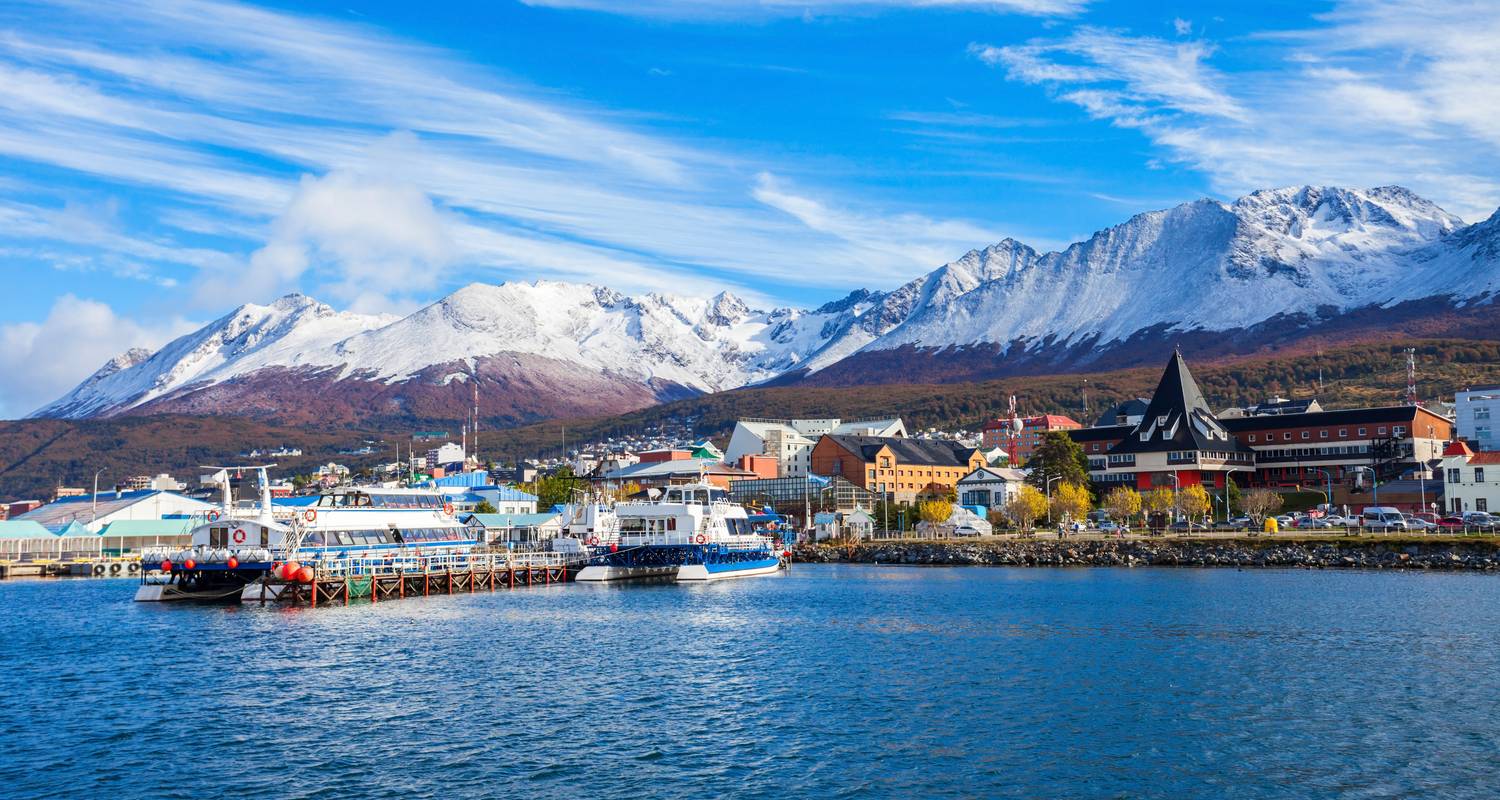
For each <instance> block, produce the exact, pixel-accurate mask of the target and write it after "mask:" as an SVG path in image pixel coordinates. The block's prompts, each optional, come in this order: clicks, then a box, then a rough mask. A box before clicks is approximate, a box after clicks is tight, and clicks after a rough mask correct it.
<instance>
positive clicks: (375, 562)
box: [305, 551, 567, 580]
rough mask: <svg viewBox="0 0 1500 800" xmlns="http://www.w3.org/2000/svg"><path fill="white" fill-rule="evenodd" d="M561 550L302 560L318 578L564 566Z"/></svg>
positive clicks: (400, 554)
mask: <svg viewBox="0 0 1500 800" xmlns="http://www.w3.org/2000/svg"><path fill="white" fill-rule="evenodd" d="M565 555H566V554H564V553H550V552H530V553H524V552H523V553H518V552H504V551H498V552H472V551H471V552H451V553H431V554H423V555H418V554H416V553H414V552H413V553H399V554H396V553H393V554H390V555H360V556H344V557H333V558H316V559H313V560H310V561H307V562H305V564H306V565H307V566H310V567H312V568H313V571H314V574H315V575H316V576H317V578H318V579H319V580H324V579H330V578H350V577H360V578H362V577H365V576H369V575H397V574H402V573H405V574H418V575H420V574H423V573H437V572H464V573H467V572H490V571H494V572H505V571H510V570H526V569H556V568H559V567H563V566H566V564H567V561H566V559H565Z"/></svg>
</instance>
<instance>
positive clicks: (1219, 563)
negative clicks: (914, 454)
mask: <svg viewBox="0 0 1500 800" xmlns="http://www.w3.org/2000/svg"><path fill="white" fill-rule="evenodd" d="M792 555H793V560H794V561H802V562H817V563H836V562H843V563H860V564H921V565H933V566H940V565H946V566H964V565H968V566H976V565H981V566H1016V567H1063V566H1080V567H1082V566H1112V567H1113V566H1140V567H1164V566H1172V567H1301V568H1307V569H1411V570H1481V571H1482V570H1500V545H1497V544H1496V543H1495V542H1493V541H1489V540H1484V541H1452V542H1410V541H1406V542H1391V541H1376V540H1364V539H1350V540H1348V541H1300V542H1299V541H1284V540H1283V541H1278V540H1273V539H1263V540H1257V539H1246V540H1239V539H1236V540H1225V539H1156V540H1150V539H1141V540H1137V539H1127V540H1123V541H1121V540H1063V541H1055V540H1054V541H1041V540H1035V539H1025V540H1003V541H988V542H930V541H909V542H868V543H863V544H856V545H852V546H851V545H845V544H826V543H825V544H817V545H798V546H797V547H796V548H794V549H793V553H792Z"/></svg>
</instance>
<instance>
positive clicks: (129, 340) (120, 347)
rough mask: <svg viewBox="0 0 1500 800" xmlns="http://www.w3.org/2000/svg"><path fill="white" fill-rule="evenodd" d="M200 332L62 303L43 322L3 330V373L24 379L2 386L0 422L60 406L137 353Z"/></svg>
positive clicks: (93, 305)
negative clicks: (114, 362) (89, 380)
mask: <svg viewBox="0 0 1500 800" xmlns="http://www.w3.org/2000/svg"><path fill="white" fill-rule="evenodd" d="M196 327H197V324H196V323H190V322H187V321H185V320H183V319H182V318H180V317H173V318H169V319H163V320H160V321H158V322H154V323H143V322H139V321H136V320H132V319H128V318H125V317H121V316H119V315H118V314H116V313H115V312H114V310H113V309H111V308H110V307H109V306H108V305H106V304H105V303H102V302H99V301H97V300H88V299H83V298H79V297H76V296H74V295H72V294H65V295H63V296H61V297H59V298H58V299H57V300H56V302H54V303H53V305H52V309H51V310H50V311H49V312H48V314H47V317H46V319H43V320H42V321H41V322H13V323H6V324H0V373H3V374H5V375H24V376H25V380H19V381H9V380H7V381H0V418H14V417H19V416H22V415H24V414H26V413H29V412H30V411H32V410H34V409H36V408H38V407H40V406H42V405H45V404H46V403H50V402H52V401H53V400H56V399H57V398H58V397H60V396H62V395H63V394H64V393H65V392H67V391H68V390H70V389H72V388H73V386H74V385H76V384H77V383H78V381H79V380H80V379H81V378H82V377H83V376H87V375H89V374H91V373H93V371H94V370H96V369H98V368H99V367H101V366H103V365H104V363H105V362H106V361H108V360H109V359H111V358H113V357H114V356H116V355H119V354H120V353H123V352H125V351H126V350H129V349H130V348H132V347H144V348H148V349H155V348H157V347H160V346H161V345H162V344H163V343H165V342H167V341H169V340H170V339H172V338H174V337H177V336H180V335H182V334H184V333H187V332H188V331H190V330H192V329H194V328H196Z"/></svg>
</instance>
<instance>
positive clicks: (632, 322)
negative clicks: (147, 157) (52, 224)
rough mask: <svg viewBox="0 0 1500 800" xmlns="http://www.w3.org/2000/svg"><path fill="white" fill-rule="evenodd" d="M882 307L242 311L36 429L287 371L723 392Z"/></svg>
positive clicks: (290, 303) (467, 304)
mask: <svg viewBox="0 0 1500 800" xmlns="http://www.w3.org/2000/svg"><path fill="white" fill-rule="evenodd" d="M869 305H870V304H869V303H868V302H865V303H851V304H849V305H848V306H847V307H844V308H840V309H837V310H818V311H799V310H794V309H777V310H773V311H756V310H752V309H751V308H749V307H748V306H747V305H746V304H745V303H744V302H743V301H742V300H740V299H739V298H737V297H735V296H734V295H732V294H729V293H727V292H724V293H720V294H718V295H716V296H714V297H712V298H708V299H701V298H685V297H674V296H666V295H658V294H647V295H643V296H640V297H629V296H626V295H623V294H620V293H618V292H615V291H613V290H611V289H607V288H603V287H598V286H589V285H582V284H570V283H560V282H556V281H536V282H535V283H506V284H501V285H487V284H477V283H476V284H471V285H469V286H466V287H464V288H462V289H459V290H458V291H456V292H454V293H453V294H451V295H449V296H448V297H445V298H443V299H442V300H439V301H438V302H436V303H433V304H432V305H429V306H427V307H425V308H422V309H420V310H418V311H416V312H415V313H413V314H411V315H409V316H407V317H403V318H396V317H373V316H363V315H358V314H350V313H340V312H336V311H334V310H333V309H331V308H329V307H328V306H326V305H323V304H321V303H318V302H316V301H314V300H312V299H311V298H308V297H304V296H302V295H288V296H287V297H283V298H281V299H280V300H277V301H276V302H275V303H272V304H271V305H269V306H258V305H246V306H242V307H240V308H239V309H236V310H235V311H234V312H233V313H231V314H229V315H228V316H225V317H223V318H222V319H219V320H216V321H215V322H213V323H211V324H209V325H207V326H205V327H204V328H202V329H201V330H199V331H196V332H194V333H192V334H189V335H187V336H183V337H182V338H180V339H177V340H175V341H173V342H171V343H169V344H167V345H166V346H165V347H163V348H162V349H161V350H160V351H159V352H157V353H154V354H151V355H150V357H149V358H142V354H139V353H137V354H135V355H134V356H133V357H132V358H131V359H130V360H129V363H126V362H125V361H121V360H120V359H116V361H112V362H111V364H110V365H107V366H106V367H105V368H103V369H101V370H100V372H99V373H96V374H95V376H93V377H91V378H90V379H89V380H88V381H85V382H84V383H83V384H80V385H79V386H78V387H77V388H75V389H74V390H73V391H72V392H70V393H69V394H68V395H66V396H65V397H63V398H61V399H60V400H58V401H57V402H55V403H52V404H51V405H49V406H47V407H45V408H43V409H40V410H39V411H37V412H36V413H35V414H34V415H33V416H53V417H86V416H96V415H104V414H113V413H119V412H122V411H125V410H128V409H131V408H135V407H138V406H141V405H143V404H146V403H150V402H153V401H161V400H163V399H171V398H175V397H179V396H181V395H183V394H186V393H190V392H193V391H195V390H198V389H202V388H205V387H207V386H213V385H217V384H223V383H225V382H226V381H233V380H241V379H244V378H246V376H250V375H256V374H263V371H265V370H270V369H273V368H279V369H282V370H289V371H293V372H294V373H295V374H298V375H301V376H304V377H306V376H309V375H318V376H321V377H326V378H329V379H331V380H335V381H342V380H348V379H358V380H363V381H377V382H382V383H385V384H399V383H403V382H407V381H412V380H415V379H417V378H418V376H420V375H423V374H425V373H426V372H427V371H428V370H430V369H431V368H433V367H436V366H443V365H449V366H451V368H452V371H451V372H449V373H448V374H447V375H446V376H445V378H444V379H443V382H444V383H447V382H449V381H453V380H465V379H467V378H468V375H469V373H471V372H473V371H474V369H475V367H476V360H477V359H480V358H486V357H496V356H513V357H514V356H539V357H543V358H545V359H549V360H551V361H556V362H562V363H565V364H568V365H571V367H572V368H574V369H575V370H578V371H587V372H588V373H592V374H594V375H603V376H607V377H609V378H621V379H625V380H628V381H631V382H634V383H638V384H644V385H651V386H658V387H684V388H686V389H688V390H691V391H694V392H713V391H720V390H723V389H731V388H735V387H737V386H742V385H744V384H746V383H753V382H757V381H762V380H765V379H767V378H771V377H774V376H776V375H778V374H780V373H782V372H784V371H786V370H788V369H792V368H795V367H797V366H798V365H800V364H802V363H803V362H804V361H806V360H807V359H808V358H810V357H814V356H816V355H817V354H818V353H819V352H820V351H821V350H822V349H823V348H825V347H826V346H827V345H829V344H830V342H831V341H832V340H833V339H837V338H838V337H839V336H840V335H841V334H843V333H845V332H847V331H848V329H849V328H850V324H849V320H852V319H854V318H855V317H857V316H858V315H859V314H860V313H862V312H863V311H864V310H865V309H867V308H868V307H869ZM864 341H866V340H860V342H859V343H860V344H863V343H864ZM121 358H124V357H123V356H122V357H121ZM116 362H119V363H116ZM528 363H531V364H536V363H538V362H535V361H529V362H528Z"/></svg>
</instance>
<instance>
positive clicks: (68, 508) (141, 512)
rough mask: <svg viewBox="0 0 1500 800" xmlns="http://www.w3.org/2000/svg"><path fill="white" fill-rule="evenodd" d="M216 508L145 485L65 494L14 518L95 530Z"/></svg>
mask: <svg viewBox="0 0 1500 800" xmlns="http://www.w3.org/2000/svg"><path fill="white" fill-rule="evenodd" d="M214 508H216V506H214V505H213V504H212V503H205V502H203V501H202V500H194V499H193V498H191V497H184V496H183V495H180V494H176V493H175V492H163V491H155V490H151V489H146V490H143V491H136V492H100V493H99V494H98V495H87V494H85V495H79V496H76V497H65V498H61V499H58V500H56V501H54V502H51V503H48V504H47V505H44V506H42V507H41V508H37V509H34V510H32V511H29V512H27V513H25V514H22V515H21V516H19V517H16V519H20V520H29V521H32V522H36V523H38V524H40V525H43V526H45V527H46V528H48V529H51V530H57V529H61V528H63V527H66V526H67V525H68V524H69V523H73V522H77V523H78V524H80V525H83V526H84V527H86V528H88V529H89V530H91V531H93V532H95V533H98V532H99V530H100V529H102V528H104V527H105V526H106V525H109V524H111V523H115V522H120V521H122V520H162V519H166V518H176V517H186V516H191V515H193V514H199V513H206V512H208V511H211V510H213V509H214Z"/></svg>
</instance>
